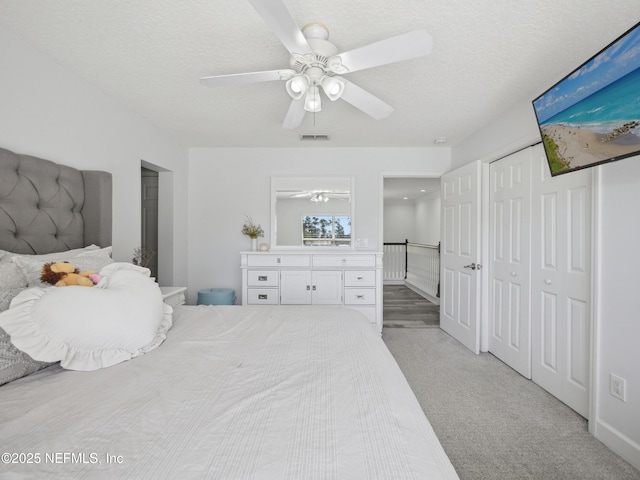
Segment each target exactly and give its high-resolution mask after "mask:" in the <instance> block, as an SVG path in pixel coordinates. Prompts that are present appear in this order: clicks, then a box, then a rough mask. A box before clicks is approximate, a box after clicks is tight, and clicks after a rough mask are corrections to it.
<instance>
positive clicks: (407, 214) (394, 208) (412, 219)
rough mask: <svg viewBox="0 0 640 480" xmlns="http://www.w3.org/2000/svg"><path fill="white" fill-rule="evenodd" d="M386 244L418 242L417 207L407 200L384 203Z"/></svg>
mask: <svg viewBox="0 0 640 480" xmlns="http://www.w3.org/2000/svg"><path fill="white" fill-rule="evenodd" d="M383 223H384V243H403V242H404V241H405V240H409V241H410V242H417V240H416V205H415V203H414V202H408V201H405V200H386V201H385V202H384V216H383Z"/></svg>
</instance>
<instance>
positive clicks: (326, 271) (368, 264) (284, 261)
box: [240, 249, 382, 332]
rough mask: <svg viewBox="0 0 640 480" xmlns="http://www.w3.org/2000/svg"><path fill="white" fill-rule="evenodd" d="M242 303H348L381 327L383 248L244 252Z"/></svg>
mask: <svg viewBox="0 0 640 480" xmlns="http://www.w3.org/2000/svg"><path fill="white" fill-rule="evenodd" d="M240 266H241V268H242V305H334V306H335V305H344V306H347V307H349V308H353V309H356V310H359V311H360V312H362V313H363V314H364V315H365V316H366V317H367V318H368V319H369V321H370V322H371V323H373V324H375V325H376V327H377V329H378V331H379V332H382V253H378V252H365V251H356V250H348V251H340V252H336V251H335V250H330V251H318V250H314V251H308V250H306V249H300V250H277V251H272V252H242V253H241V254H240Z"/></svg>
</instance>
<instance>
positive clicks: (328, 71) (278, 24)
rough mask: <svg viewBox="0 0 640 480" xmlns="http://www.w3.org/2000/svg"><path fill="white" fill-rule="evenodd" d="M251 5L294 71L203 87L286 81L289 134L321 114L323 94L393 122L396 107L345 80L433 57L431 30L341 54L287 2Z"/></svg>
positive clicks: (208, 80)
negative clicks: (354, 74)
mask: <svg viewBox="0 0 640 480" xmlns="http://www.w3.org/2000/svg"><path fill="white" fill-rule="evenodd" d="M249 2H250V3H251V5H252V6H253V8H254V9H255V10H256V11H257V12H258V14H259V15H260V16H261V17H262V19H263V20H264V21H265V23H266V24H267V25H269V27H271V29H272V30H273V31H274V33H275V34H276V36H277V37H278V39H279V40H280V41H281V42H282V44H283V45H284V47H285V48H286V49H287V50H288V51H289V53H290V54H291V57H290V61H289V63H290V67H291V68H286V69H280V70H268V71H262V72H248V73H236V74H230V75H215V76H211V77H203V78H201V79H200V81H201V82H202V83H203V84H205V85H208V86H215V87H218V86H227V85H241V84H248V83H258V82H269V81H274V80H283V81H286V90H287V93H288V94H289V96H290V97H291V98H292V102H291V105H290V106H289V110H288V111H287V115H286V117H285V119H284V123H283V125H282V126H283V128H287V129H293V128H297V127H298V126H300V124H301V123H302V119H303V118H304V115H305V112H313V113H315V112H319V111H320V110H321V108H322V99H321V97H320V89H322V90H323V91H324V93H325V95H326V96H327V97H328V98H329V100H331V101H335V100H338V99H339V98H341V99H342V100H344V101H346V102H348V103H350V104H351V105H353V106H354V107H356V108H358V109H360V110H362V111H363V112H365V113H366V114H368V115H370V116H371V117H373V118H375V119H376V120H380V119H383V118H386V117H388V116H389V115H390V114H391V112H392V111H393V107H391V106H390V105H388V104H386V103H385V102H383V101H382V100H380V99H379V98H378V97H376V96H374V95H372V94H371V93H369V92H367V91H366V90H363V89H362V88H360V87H358V86H357V85H355V84H354V83H352V82H350V81H348V80H347V79H345V78H344V77H342V75H344V74H346V73H350V72H356V71H358V70H364V69H366V68H372V67H378V66H380V65H386V64H389V63H395V62H400V61H402V60H409V59H412V58H417V57H422V56H425V55H428V54H429V53H430V52H431V46H432V44H433V42H432V40H431V36H430V35H429V34H428V33H427V32H426V31H425V30H414V31H411V32H408V33H404V34H401V35H397V36H395V37H390V38H387V39H386V40H381V41H379V42H374V43H371V44H369V45H366V46H364V47H360V48H356V49H354V50H350V51H347V52H343V53H340V54H338V49H337V48H336V47H335V46H334V45H333V44H332V43H331V42H329V41H328V40H327V39H328V38H329V31H328V29H327V27H325V26H324V25H322V24H318V23H312V24H308V25H306V26H305V27H303V28H302V30H301V29H300V28H299V27H298V26H297V24H296V22H295V20H294V19H293V17H292V16H291V13H290V12H289V11H288V10H287V7H286V6H285V5H284V3H283V1H282V0H249Z"/></svg>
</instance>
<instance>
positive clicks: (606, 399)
mask: <svg viewBox="0 0 640 480" xmlns="http://www.w3.org/2000/svg"><path fill="white" fill-rule="evenodd" d="M535 96H536V94H535V93H532V94H531V97H530V98H527V99H523V100H521V101H520V102H517V103H515V104H514V106H513V108H511V109H510V110H509V111H508V112H506V113H505V114H504V115H502V116H501V117H499V118H497V119H494V120H493V121H490V122H488V123H487V124H486V125H485V126H484V127H483V128H482V129H480V130H478V131H477V132H476V133H474V134H473V135H472V136H471V137H469V138H467V139H466V140H465V141H464V142H462V143H460V144H459V145H456V146H455V147H454V148H453V149H452V152H451V158H452V165H453V166H454V168H455V167H458V166H461V165H464V164H466V163H469V162H471V161H473V160H477V159H481V160H484V161H490V160H495V159H498V158H501V157H503V156H505V155H507V154H508V153H510V151H511V152H513V151H515V150H518V149H519V148H522V147H525V146H527V145H529V144H532V143H534V142H537V141H540V136H539V132H538V129H537V125H536V123H535V115H534V113H533V109H532V107H531V103H530V102H531V99H532V98H534V97H535ZM639 160H640V157H633V158H628V159H624V160H621V161H619V162H615V163H610V164H606V165H602V166H599V167H594V168H595V172H596V176H599V177H600V181H599V183H598V185H597V187H596V192H595V193H596V197H597V198H599V204H598V205H596V206H595V208H594V210H595V215H596V220H597V221H599V222H600V227H599V229H598V230H599V231H598V233H597V235H598V236H597V240H596V242H595V255H596V257H597V260H598V265H599V267H598V266H596V268H595V269H594V272H595V273H596V277H595V278H594V281H595V282H596V287H597V289H596V295H595V298H594V302H595V305H596V307H597V311H596V314H595V315H594V318H593V322H594V325H595V329H596V330H595V332H596V335H597V336H596V345H595V352H594V353H595V359H596V363H595V365H594V371H595V374H594V382H593V383H594V385H593V388H594V402H593V414H592V415H591V418H590V419H589V429H590V431H592V432H593V433H594V435H595V436H596V437H597V438H598V439H600V440H601V441H602V442H604V443H606V444H607V445H609V446H610V447H611V448H612V449H613V450H614V451H615V452H617V453H618V454H620V455H621V456H623V457H624V458H626V459H627V460H629V461H630V462H631V463H633V464H634V465H635V466H636V467H637V468H640V414H639V412H640V368H638V367H639V366H640V348H639V347H638V342H639V339H640V321H639V320H638V318H639V315H638V312H640V295H638V285H640V283H639V282H638V274H637V272H638V271H640V255H638V238H640V221H638V219H637V215H636V214H635V213H633V212H635V208H636V207H635V206H636V205H638V204H639V203H640V163H639ZM611 373H614V374H616V375H619V376H621V377H623V378H625V379H626V380H627V401H626V402H621V401H620V400H617V399H616V398H614V397H612V396H611V395H610V393H609V375H610V374H611Z"/></svg>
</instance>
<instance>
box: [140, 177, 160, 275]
mask: <svg viewBox="0 0 640 480" xmlns="http://www.w3.org/2000/svg"><path fill="white" fill-rule="evenodd" d="M140 184H141V214H142V218H141V225H142V235H141V245H140V246H141V248H142V251H143V252H153V254H151V255H150V256H149V260H148V263H146V262H145V263H146V264H145V265H144V266H146V267H147V268H149V269H150V270H151V276H152V277H155V278H158V200H159V198H160V197H159V192H160V190H159V181H158V172H155V171H153V170H150V169H148V168H145V167H140Z"/></svg>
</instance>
